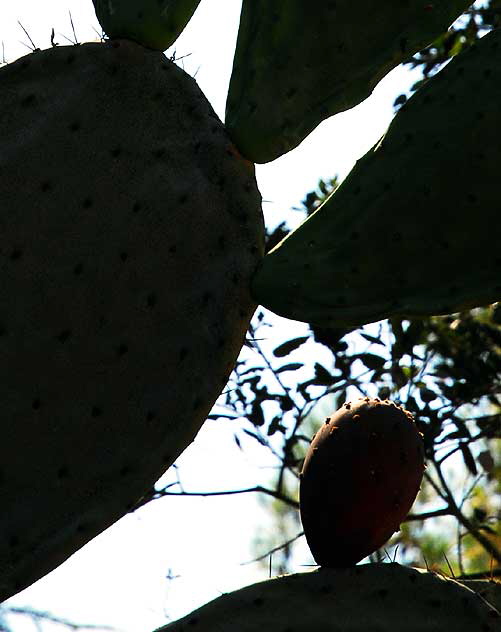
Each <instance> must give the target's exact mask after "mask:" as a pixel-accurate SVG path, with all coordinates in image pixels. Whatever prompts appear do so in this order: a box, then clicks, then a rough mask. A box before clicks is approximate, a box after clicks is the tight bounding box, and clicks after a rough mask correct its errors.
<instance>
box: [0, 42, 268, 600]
mask: <svg viewBox="0 0 501 632" xmlns="http://www.w3.org/2000/svg"><path fill="white" fill-rule="evenodd" d="M0 110H1V112H2V116H1V118H0V139H1V142H0V146H1V152H0V200H1V204H0V229H1V230H0V358H1V363H0V403H1V409H2V414H1V420H0V424H1V440H0V508H1V511H0V569H1V571H0V601H1V600H3V599H5V598H7V597H8V596H10V595H12V594H13V593H14V592H16V591H18V590H20V589H21V588H23V587H25V586H27V585H28V584H30V583H31V582H33V581H34V580H35V579H37V578H39V577H41V576H42V575H44V574H45V573H47V572H48V571H50V570H52V569H53V568H54V567H55V566H57V565H58V564H60V563H61V562H62V561H64V559H66V558H67V557H68V556H69V555H70V554H72V553H73V552H74V551H76V550H77V549H78V548H79V547H81V546H82V545H83V544H85V543H86V542H88V541H89V540H90V539H91V538H93V537H94V536H95V535H97V534H98V533H99V532H100V531H102V530H103V529H105V528H106V527H108V526H109V525H110V524H111V523H113V522H114V521H115V520H117V519H118V518H120V517H121V516H122V515H124V514H125V513H126V512H127V511H129V510H130V509H131V508H132V507H133V506H134V504H135V503H136V501H137V500H138V499H139V498H140V497H141V496H142V495H143V494H144V493H145V492H146V491H147V490H148V489H149V488H151V486H152V485H153V484H154V483H155V481H156V480H157V479H158V478H159V477H160V476H161V475H162V473H163V472H164V471H165V470H166V469H167V467H168V466H169V465H171V464H172V463H173V461H174V460H175V459H176V458H177V456H178V455H179V454H180V453H181V452H182V451H183V450H184V448H185V447H186V446H187V445H188V444H189V443H190V442H191V441H192V440H193V438H194V436H195V435H196V433H197V431H198V429H199V428H200V426H201V425H202V423H203V421H204V420H205V418H206V416H207V413H208V412H209V410H210V408H211V406H212V404H213V402H214V401H215V399H216V398H217V396H218V395H219V393H220V392H221V390H222V389H223V387H224V384H225V382H226V380H227V378H228V376H229V373H230V372H231V370H232V367H233V364H234V362H235V359H236V357H237V355H238V352H239V350H240V348H241V345H242V343H243V340H244V335H245V332H246V330H247V326H248V322H249V320H250V317H251V315H252V313H253V311H254V308H255V304H254V303H253V302H252V300H251V298H250V295H249V279H250V276H251V274H252V272H253V270H254V269H255V267H256V264H257V262H258V261H259V258H260V257H261V256H262V255H261V251H262V237H263V224H262V216H261V208H260V196H259V192H258V191H257V188H256V182H255V177H254V171H253V167H252V165H251V164H250V163H247V162H245V161H243V160H242V159H241V158H240V157H239V155H238V154H237V152H236V150H235V149H234V147H233V145H232V144H231V142H230V141H229V139H228V137H227V135H226V132H225V130H224V128H223V125H222V124H221V122H220V121H219V120H218V118H217V116H216V115H215V113H214V112H213V110H212V108H211V107H210V105H209V103H208V102H207V100H206V99H205V97H204V96H203V94H202V93H201V92H200V89H199V88H198V86H197V85H196V83H195V81H194V80H193V79H192V78H191V77H189V76H188V75H186V74H185V73H184V72H183V71H182V70H181V69H180V68H178V67H177V66H176V65H174V64H173V63H172V62H170V61H169V60H167V59H166V58H165V57H164V55H162V54H161V53H158V52H154V51H148V50H147V49H146V48H143V47H142V46H138V45H137V44H134V43H132V42H125V41H121V42H120V41H117V42H114V43H113V44H111V43H106V44H83V45H81V46H75V47H58V48H54V49H51V50H48V51H41V52H36V53H33V54H31V55H28V56H26V57H24V58H22V59H19V60H18V61H16V62H15V63H13V64H11V65H9V66H6V67H4V68H2V69H1V70H0Z"/></svg>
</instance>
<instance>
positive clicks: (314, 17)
mask: <svg viewBox="0 0 501 632" xmlns="http://www.w3.org/2000/svg"><path fill="white" fill-rule="evenodd" d="M470 4H471V0H443V1H441V2H425V1H424V0H408V1H407V2H402V0H390V1H388V0H386V1H385V2H374V1H370V2H367V1H366V0H363V1H362V2H353V0H339V1H337V2H326V1H325V0H312V1H311V0H310V1H309V2H307V1H305V0H273V2H270V0H243V5H242V14H241V19H240V29H239V34H238V41H237V48H236V53H235V60H234V66H233V73H232V76H231V81H230V88H229V93H228V101H227V106H226V126H227V127H228V129H229V131H230V134H231V135H232V138H233V139H234V141H235V142H236V144H237V146H238V148H239V149H240V151H241V152H242V154H243V155H244V156H246V157H247V158H248V159H249V160H253V161H254V162H268V161H270V160H274V159H275V158H278V157H279V156H280V155H282V154H283V153H285V152H287V151H289V150H291V149H293V148H294V147H296V146H297V145H299V143H300V142H301V141H302V140H303V139H304V138H305V137H306V136H307V135H308V134H309V133H310V132H311V131H312V130H313V129H314V128H315V127H316V126H317V125H318V124H319V123H321V122H322V121H323V120H324V119H325V118H327V117H329V116H332V115H333V114H337V113H338V112H343V111H344V110H347V109H349V108H351V107H353V106H355V105H357V104H358V103H360V102H361V101H363V100H364V99H365V98H366V97H368V96H369V95H370V93H371V92H372V90H373V89H374V87H375V86H376V84H377V83H378V82H379V81H380V80H381V79H382V78H383V77H384V76H385V75H386V74H387V73H388V72H390V70H392V69H393V68H395V66H397V65H398V64H399V63H401V62H402V61H404V60H405V59H407V58H408V57H410V56H411V55H413V54H414V53H415V52H417V51H418V50H419V49H421V48H423V47H424V46H426V45H427V44H429V43H430V42H431V41H432V40H433V39H434V38H435V37H437V36H438V35H440V34H441V33H442V32H443V31H445V30H446V29H447V27H448V26H449V25H450V24H451V23H452V22H453V21H454V19H455V18H456V17H458V16H459V15H460V14H461V13H462V12H463V11H464V10H465V9H466V8H467V7H468V6H469V5H470Z"/></svg>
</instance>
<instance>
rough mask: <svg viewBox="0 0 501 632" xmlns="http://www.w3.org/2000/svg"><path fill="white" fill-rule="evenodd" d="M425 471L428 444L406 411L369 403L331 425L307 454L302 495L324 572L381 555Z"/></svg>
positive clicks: (348, 408)
mask: <svg viewBox="0 0 501 632" xmlns="http://www.w3.org/2000/svg"><path fill="white" fill-rule="evenodd" d="M423 469H424V463H423V442H422V439H421V436H420V433H419V432H418V430H417V427H416V424H415V423H414V420H413V417H412V415H411V413H409V412H408V411H406V410H405V409H404V408H403V407H402V406H397V405H396V404H394V403H393V402H390V401H389V400H385V401H380V400H379V399H370V398H369V397H366V398H365V399H359V400H357V401H353V402H347V403H346V404H344V406H342V408H340V409H339V410H338V411H336V412H335V413H334V414H333V415H332V416H331V417H329V418H327V420H326V422H325V424H324V425H323V426H322V427H321V428H320V430H319V431H318V432H317V433H316V435H315V437H314V438H313V440H312V442H311V445H310V447H309V449H308V452H307V454H306V458H305V460H304V465H303V470H302V472H301V483H300V492H299V494H300V502H299V504H300V510H301V520H302V522H303V528H304V533H305V536H306V541H307V542H308V545H309V547H310V550H311V552H312V555H313V557H314V558H315V561H316V562H317V564H319V565H321V566H337V567H340V566H350V565H352V564H356V563H357V562H359V561H360V560H361V559H363V558H364V557H366V556H367V555H370V554H371V553H373V552H374V551H376V550H377V549H379V548H380V547H381V546H382V545H383V544H384V543H385V542H386V541H387V540H388V539H389V538H390V537H391V536H392V535H393V533H394V532H395V531H398V529H399V527H400V523H401V522H402V521H403V519H404V518H405V517H406V515H407V514H408V512H409V509H410V508H411V506H412V504H413V502H414V500H415V498H416V495H417V493H418V491H419V486H420V484H421V479H422V476H423Z"/></svg>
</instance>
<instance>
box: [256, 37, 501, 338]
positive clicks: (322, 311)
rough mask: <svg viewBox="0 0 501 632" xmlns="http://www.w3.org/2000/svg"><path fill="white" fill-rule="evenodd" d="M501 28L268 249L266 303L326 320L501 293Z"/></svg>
mask: <svg viewBox="0 0 501 632" xmlns="http://www.w3.org/2000/svg"><path fill="white" fill-rule="evenodd" d="M500 100H501V30H500V29H497V30H495V31H492V32H491V33H489V34H488V35H486V36H484V37H483V38H482V39H481V40H479V42H478V43H477V44H475V45H473V46H472V47H471V48H470V49H469V50H468V51H465V52H464V53H461V54H460V55H458V56H457V57H455V58H454V59H453V60H452V61H451V62H450V63H449V64H448V65H447V66H446V67H445V68H444V69H443V70H442V71H441V72H440V73H438V74H437V75H436V76H435V77H433V78H432V79H430V81H429V82H428V83H427V84H426V85H425V86H423V88H422V89H420V90H419V91H418V92H417V93H416V94H415V95H414V96H413V97H412V98H411V99H409V101H408V102H407V104H406V105H404V106H403V108H402V109H401V110H400V111H399V112H398V114H397V115H396V116H395V119H394V120H393V122H392V123H391V125H390V127H389V129H388V131H387V133H386V134H385V136H383V138H382V139H381V140H380V142H379V143H377V144H376V145H375V146H374V147H373V148H372V149H371V150H370V151H369V152H368V153H367V154H366V155H365V156H364V157H363V158H362V159H360V160H359V161H358V162H357V164H356V165H355V167H354V168H353V170H352V171H351V173H350V174H349V175H348V176H347V178H346V180H345V181H344V182H343V183H342V184H341V186H340V187H339V188H338V189H337V190H336V191H335V192H334V193H333V194H332V195H331V197H330V198H328V199H327V200H326V202H325V203H324V204H323V205H322V206H321V207H320V208H319V209H318V210H317V211H316V212H315V213H313V214H312V215H311V216H310V217H309V218H308V219H307V220H306V221H305V222H304V223H303V224H302V225H301V226H300V227H299V228H298V229H297V230H295V231H294V232H293V233H291V234H290V235H289V236H288V237H286V238H285V239H284V240H283V241H282V242H281V243H280V244H278V245H277V246H276V247H275V248H274V249H273V250H272V251H270V253H269V254H268V255H267V256H266V257H265V259H264V261H263V265H262V267H261V269H260V270H259V271H258V273H257V275H256V278H255V279H254V281H253V289H254V294H255V296H256V300H257V301H259V302H261V303H262V304H263V305H265V306H266V307H268V308H270V309H271V310H273V311H275V312H277V313H278V314H281V315H282V316H286V317H288V318H294V319H297V320H304V321H307V322H312V323H315V324H317V325H322V326H326V327H337V326H353V325H360V324H364V323H368V322H373V321H377V320H379V319H382V318H388V317H390V316H403V317H409V316H411V317H412V316H416V317H420V316H429V315H436V314H448V313H452V312H455V311H460V310H463V309H468V308H473V307H476V306H480V305H483V304H488V303H493V302H495V301H497V300H499V299H500V298H501V280H500V276H501V255H500V249H499V244H500V243H501V221H500V218H499V169H498V165H499V156H500V154H499V147H500V145H501V110H500V108H499V102H500Z"/></svg>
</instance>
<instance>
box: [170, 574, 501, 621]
mask: <svg viewBox="0 0 501 632" xmlns="http://www.w3.org/2000/svg"><path fill="white" fill-rule="evenodd" d="M500 621H501V619H500V614H499V612H498V610H496V609H495V608H494V607H493V606H491V605H490V604H488V603H487V602H486V601H484V600H483V599H482V598H481V597H480V596H478V595H477V594H476V593H474V592H473V591H472V590H469V589H468V588H465V587H464V586H461V584H459V583H457V582H455V581H454V580H451V579H446V578H445V577H442V576H441V575H437V574H435V573H430V572H427V571H424V570H421V569H415V568H408V567H405V566H400V565H399V564H364V565H361V566H355V567H353V568H343V569H333V568H321V569H318V570H315V571H311V572H309V573H296V574H294V575H284V576H282V577H277V578H275V579H270V580H268V581H263V582H259V583H257V584H253V585H252V586H247V587H245V588H242V589H240V590H236V591H235V592H232V593H228V594H226V595H223V596H221V597H218V598H217V599H215V600H214V601H211V602H210V603H208V604H206V605H204V606H202V607H201V608H199V609H198V610H195V611H194V612H192V613H191V614H189V615H187V616H186V617H184V618H182V619H180V620H179V621H175V622H173V623H170V624H168V625H166V626H164V627H162V628H159V630H158V631H157V632H187V631H188V630H203V631H204V632H235V630H238V631H239V632H263V631H264V632H269V631H271V630H276V631H277V632H313V631H315V632H320V631H321V632H368V631H369V630H370V631H372V630H374V631H377V632H397V631H398V632H404V631H405V632H444V631H445V630H454V632H471V631H472V630H485V632H495V630H499V624H500Z"/></svg>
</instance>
